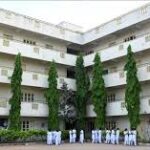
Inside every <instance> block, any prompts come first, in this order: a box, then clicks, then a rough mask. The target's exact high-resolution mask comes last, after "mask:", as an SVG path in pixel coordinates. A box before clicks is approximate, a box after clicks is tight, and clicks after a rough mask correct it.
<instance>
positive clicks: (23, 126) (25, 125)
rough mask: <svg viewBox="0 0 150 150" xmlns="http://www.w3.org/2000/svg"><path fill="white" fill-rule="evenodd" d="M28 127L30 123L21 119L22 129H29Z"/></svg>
mask: <svg viewBox="0 0 150 150" xmlns="http://www.w3.org/2000/svg"><path fill="white" fill-rule="evenodd" d="M29 127H30V123H29V121H28V120H25V121H22V130H23V131H27V130H29Z"/></svg>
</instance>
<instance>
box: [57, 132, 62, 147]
mask: <svg viewBox="0 0 150 150" xmlns="http://www.w3.org/2000/svg"><path fill="white" fill-rule="evenodd" d="M58 144H59V145H60V144H61V131H58Z"/></svg>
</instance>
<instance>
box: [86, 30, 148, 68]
mask: <svg viewBox="0 0 150 150" xmlns="http://www.w3.org/2000/svg"><path fill="white" fill-rule="evenodd" d="M129 44H131V46H132V50H133V52H135V53H136V52H141V51H144V50H146V49H149V48H150V33H147V34H144V35H143V34H142V35H140V36H138V37H137V39H135V40H132V41H129V42H123V43H119V44H117V45H115V46H112V47H107V48H103V49H101V50H99V51H98V53H99V54H100V56H101V61H102V62H106V61H109V60H113V59H116V58H120V57H123V56H125V55H126V54H127V48H128V46H129ZM95 54H96V53H92V54H89V55H87V56H84V62H85V66H86V67H88V66H91V65H93V60H94V57H95Z"/></svg>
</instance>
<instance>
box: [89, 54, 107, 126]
mask: <svg viewBox="0 0 150 150" xmlns="http://www.w3.org/2000/svg"><path fill="white" fill-rule="evenodd" d="M91 92H92V101H93V105H94V111H95V113H96V115H97V116H96V119H95V127H96V128H104V127H105V121H106V105H107V95H106V89H105V83H104V79H103V67H102V63H101V59H100V56H99V55H98V53H97V54H96V55H95V59H94V66H93V78H92V89H91Z"/></svg>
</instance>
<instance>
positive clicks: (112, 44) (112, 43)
mask: <svg viewBox="0 0 150 150" xmlns="http://www.w3.org/2000/svg"><path fill="white" fill-rule="evenodd" d="M114 45H116V42H111V43H109V44H108V47H112V46H114Z"/></svg>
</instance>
